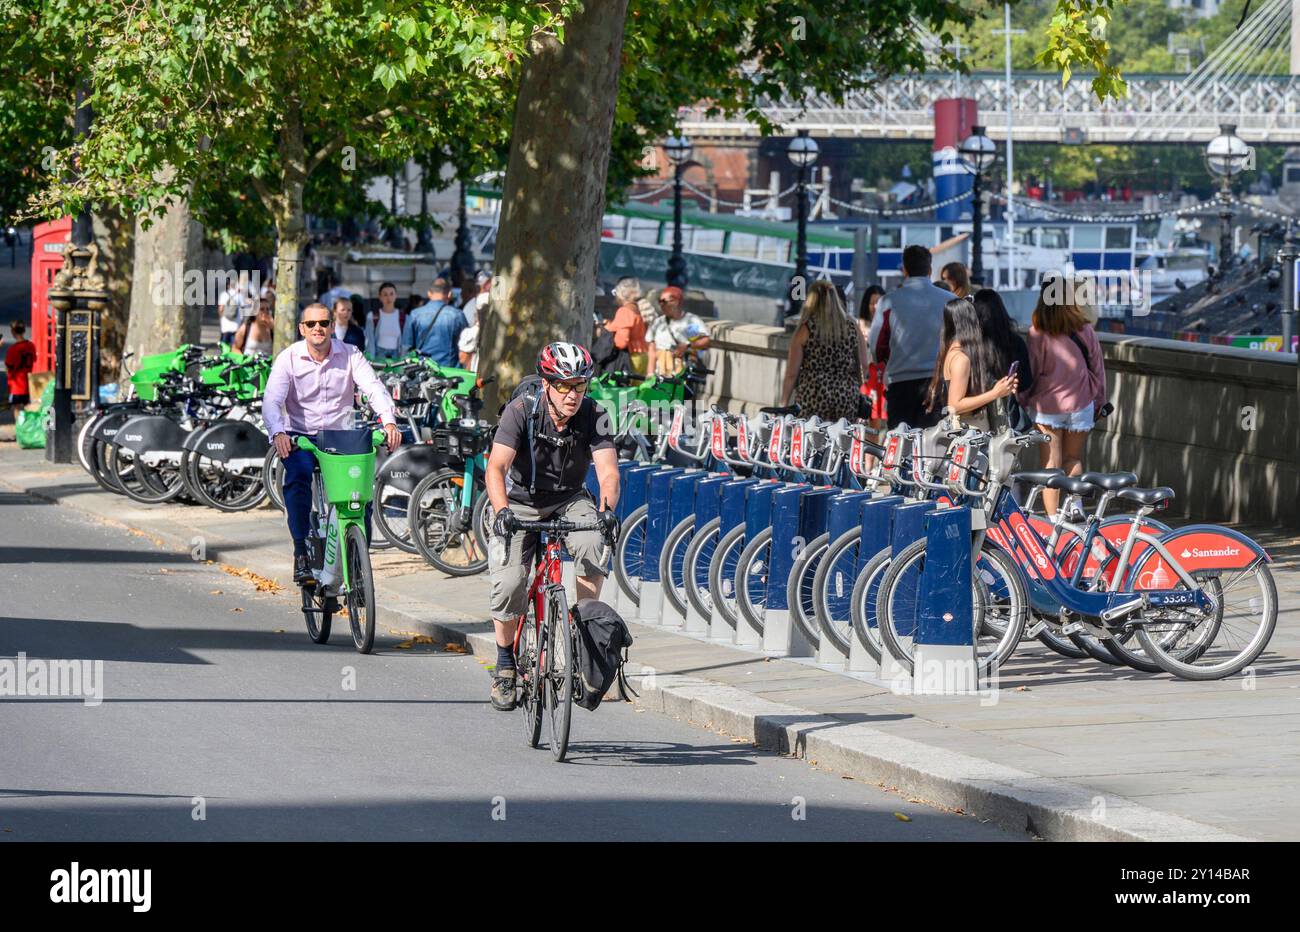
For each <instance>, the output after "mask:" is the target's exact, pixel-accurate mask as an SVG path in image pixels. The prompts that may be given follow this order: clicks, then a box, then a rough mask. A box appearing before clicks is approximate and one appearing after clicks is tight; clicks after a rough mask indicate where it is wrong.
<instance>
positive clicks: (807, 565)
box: [785, 534, 830, 647]
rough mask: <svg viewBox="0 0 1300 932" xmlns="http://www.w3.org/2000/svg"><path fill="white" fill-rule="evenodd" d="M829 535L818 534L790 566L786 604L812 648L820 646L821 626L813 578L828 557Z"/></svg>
mask: <svg viewBox="0 0 1300 932" xmlns="http://www.w3.org/2000/svg"><path fill="white" fill-rule="evenodd" d="M829 543H830V535H829V534H823V535H821V536H820V537H815V538H813V539H812V541H810V542H809V543H808V544H807V545H806V546H805V547H804V548H803V552H802V553H800V554H799V556H798V557H797V558H796V559H795V561H794V566H793V567H792V568H791V569H790V581H789V582H788V583H787V584H786V590H785V599H786V605H788V606H790V617H791V618H792V619H793V620H794V623H795V624H796V625H798V627H799V630H800V631H802V632H803V636H804V637H805V638H807V639H808V643H809V644H811V645H812V646H813V647H820V646H821V628H820V627H818V624H817V607H816V605H815V604H814V599H815V597H816V590H815V589H814V588H813V580H814V579H815V578H816V575H817V569H818V567H819V566H820V565H821V562H822V560H823V559H824V558H825V556H826V550H827V547H828V545H829Z"/></svg>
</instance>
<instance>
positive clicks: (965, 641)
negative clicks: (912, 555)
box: [911, 507, 981, 696]
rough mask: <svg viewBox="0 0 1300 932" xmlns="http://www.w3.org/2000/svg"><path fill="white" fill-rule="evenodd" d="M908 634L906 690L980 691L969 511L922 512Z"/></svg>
mask: <svg viewBox="0 0 1300 932" xmlns="http://www.w3.org/2000/svg"><path fill="white" fill-rule="evenodd" d="M925 539H926V542H925V569H923V570H922V571H921V574H920V581H919V587H918V588H919V592H918V599H917V609H916V617H915V619H912V620H911V623H912V624H913V625H914V626H915V627H914V628H913V634H912V682H911V692H912V694H913V695H916V696H969V695H980V694H981V693H980V681H979V658H978V656H977V654H976V651H975V606H974V602H973V599H972V596H971V584H972V572H973V566H972V559H971V511H970V509H969V508H966V507H947V508H944V507H940V508H938V509H936V510H934V511H931V512H930V513H929V514H927V515H926V516H925Z"/></svg>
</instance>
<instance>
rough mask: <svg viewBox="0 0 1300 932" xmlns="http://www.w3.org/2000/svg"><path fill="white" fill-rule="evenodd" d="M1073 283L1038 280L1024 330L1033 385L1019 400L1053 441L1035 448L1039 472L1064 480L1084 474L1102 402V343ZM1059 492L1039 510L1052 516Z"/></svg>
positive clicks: (1047, 494)
mask: <svg viewBox="0 0 1300 932" xmlns="http://www.w3.org/2000/svg"><path fill="white" fill-rule="evenodd" d="M1079 289H1080V286H1079V285H1078V283H1077V282H1075V281H1073V280H1071V279H1068V278H1063V277H1061V276H1052V277H1049V278H1047V279H1045V280H1044V281H1043V286H1042V290H1041V291H1040V292H1039V294H1038V305H1037V306H1036V307H1035V308H1034V316H1033V318H1032V326H1031V327H1030V328H1029V367H1030V371H1031V372H1033V373H1034V384H1033V387H1032V388H1031V389H1030V390H1029V392H1028V393H1026V394H1025V395H1023V396H1021V397H1020V403H1021V406H1022V407H1025V408H1030V409H1033V410H1035V411H1037V414H1036V415H1035V417H1034V422H1035V423H1036V424H1037V425H1038V429H1039V430H1041V431H1043V433H1045V434H1048V435H1050V436H1051V438H1052V442H1051V444H1050V445H1045V446H1043V447H1040V448H1039V449H1040V450H1041V451H1042V452H1041V458H1042V464H1043V468H1044V469H1051V468H1060V469H1063V470H1065V472H1066V475H1070V476H1077V475H1079V474H1080V473H1082V472H1083V447H1084V444H1085V443H1086V442H1087V440H1088V431H1090V430H1092V425H1093V423H1094V420H1095V418H1096V415H1097V412H1098V411H1099V410H1101V407H1102V405H1104V404H1105V403H1106V370H1105V369H1104V368H1103V367H1102V357H1101V344H1100V343H1098V342H1097V334H1096V333H1095V332H1094V331H1093V329H1092V325H1091V324H1090V323H1089V322H1088V316H1087V314H1086V313H1085V312H1084V311H1083V310H1082V308H1081V307H1080V306H1079V304H1078V302H1077V300H1076V295H1075V292H1076V291H1077V290H1079ZM1059 501H1060V493H1059V492H1057V491H1056V490H1055V489H1044V490H1043V506H1044V507H1045V508H1046V509H1047V513H1048V514H1049V515H1050V514H1055V513H1056V507H1057V504H1058V503H1059Z"/></svg>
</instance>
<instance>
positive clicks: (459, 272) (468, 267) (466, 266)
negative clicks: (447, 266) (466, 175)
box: [451, 181, 475, 288]
mask: <svg viewBox="0 0 1300 932" xmlns="http://www.w3.org/2000/svg"><path fill="white" fill-rule="evenodd" d="M474 265H475V262H474V245H473V240H472V239H471V238H470V235H469V219H468V217H467V216H466V212H465V182H463V181H462V182H460V223H459V225H458V226H457V227H456V251H455V252H453V253H452V254H451V276H452V280H453V281H455V282H456V283H457V284H458V285H460V286H461V287H462V288H463V287H464V283H465V281H466V279H468V278H470V277H471V276H473V274H474Z"/></svg>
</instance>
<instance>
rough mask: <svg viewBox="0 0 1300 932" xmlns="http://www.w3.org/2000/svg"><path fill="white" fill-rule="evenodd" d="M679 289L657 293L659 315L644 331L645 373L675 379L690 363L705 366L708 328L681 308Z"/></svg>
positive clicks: (706, 363) (671, 286)
mask: <svg viewBox="0 0 1300 932" xmlns="http://www.w3.org/2000/svg"><path fill="white" fill-rule="evenodd" d="M683 297H684V295H683V293H682V289H680V288H678V287H677V286H675V285H669V286H668V287H667V288H665V289H664V290H663V291H661V292H659V309H660V310H661V311H662V312H663V315H662V316H661V317H659V318H658V319H656V320H655V322H654V323H653V324H651V325H650V329H649V330H648V331H646V343H647V344H648V346H647V348H646V353H647V355H646V372H647V374H649V375H676V374H677V373H678V372H680V371H681V370H682V368H683V367H684V366H685V365H686V362H687V361H688V360H691V359H697V360H699V362H700V363H701V364H703V365H705V366H707V365H708V348H709V328H708V327H706V326H704V321H703V320H701V319H700V317H699V315H698V314H691V313H689V312H688V311H687V310H686V309H685V308H684V307H682V299H683Z"/></svg>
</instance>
